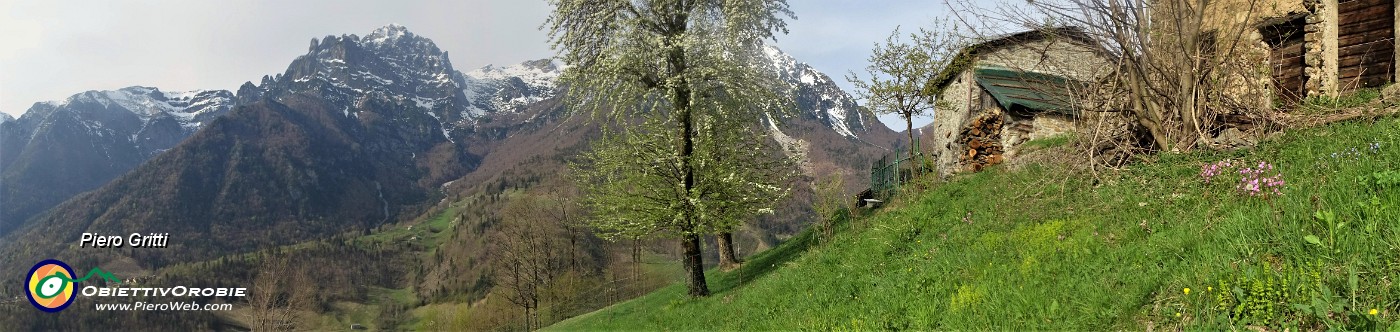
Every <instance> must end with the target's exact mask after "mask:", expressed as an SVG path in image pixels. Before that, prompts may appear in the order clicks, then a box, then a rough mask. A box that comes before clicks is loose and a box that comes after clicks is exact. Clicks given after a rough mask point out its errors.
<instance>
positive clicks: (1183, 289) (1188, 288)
mask: <svg viewBox="0 0 1400 332" xmlns="http://www.w3.org/2000/svg"><path fill="white" fill-rule="evenodd" d="M1181 292H1182V293H1184V294H1187V295H1190V294H1191V288H1190V287H1187V288H1182V289H1181Z"/></svg>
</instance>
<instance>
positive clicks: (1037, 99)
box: [973, 66, 1084, 116]
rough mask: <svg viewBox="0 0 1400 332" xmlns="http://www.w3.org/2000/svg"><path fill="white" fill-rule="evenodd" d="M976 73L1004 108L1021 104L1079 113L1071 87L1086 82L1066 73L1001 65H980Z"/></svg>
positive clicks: (981, 82)
mask: <svg viewBox="0 0 1400 332" xmlns="http://www.w3.org/2000/svg"><path fill="white" fill-rule="evenodd" d="M973 77H975V78H976V80H977V84H978V85H981V86H982V88H984V89H987V92H989V93H991V95H992V97H993V98H996V100H997V103H998V104H1000V105H1001V108H1002V109H1006V110H1013V109H1015V107H1014V106H1021V107H1023V108H1024V109H1025V110H1027V111H1033V112H1034V111H1047V112H1055V113H1060V114H1065V115H1070V116H1079V109H1078V108H1075V107H1074V106H1073V105H1074V102H1073V101H1074V98H1073V95H1071V93H1070V91H1071V89H1076V88H1080V87H1083V86H1084V84H1083V83H1081V82H1078V81H1074V80H1070V79H1066V78H1064V77H1060V76H1056V75H1051V74H1045V73H1037V72H1029V71H1022V70H1017V69H1011V68H1007V67H1001V66H977V68H976V69H974V72H973Z"/></svg>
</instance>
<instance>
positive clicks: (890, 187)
mask: <svg viewBox="0 0 1400 332" xmlns="http://www.w3.org/2000/svg"><path fill="white" fill-rule="evenodd" d="M913 143H914V144H912V146H913V148H914V156H913V157H912V160H911V157H910V156H909V152H907V151H905V150H904V148H903V147H895V148H894V152H893V153H891V154H887V155H884V156H881V157H880V159H879V160H876V161H875V162H874V163H871V165H870V191H871V193H872V194H874V195H875V198H876V199H879V200H886V199H888V198H889V197H890V195H893V194H894V191H895V190H896V189H899V186H900V185H901V184H902V183H905V182H909V181H910V180H911V179H912V178H913V176H914V174H913V172H914V170H915V169H917V168H921V167H923V166H924V165H927V164H928V163H927V159H925V158H924V153H923V150H922V149H919V141H918V140H915V141H914V142H913ZM911 161H912V162H913V164H912V165H909V164H910V162H911ZM901 165H904V167H900V166H901ZM906 168H907V169H908V173H901V170H903V169H906Z"/></svg>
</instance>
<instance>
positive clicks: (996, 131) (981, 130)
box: [957, 114, 1004, 172]
mask: <svg viewBox="0 0 1400 332" xmlns="http://www.w3.org/2000/svg"><path fill="white" fill-rule="evenodd" d="M1001 125H1002V119H1001V115H1000V114H986V115H983V116H980V117H977V118H976V119H973V120H972V121H971V122H969V123H968V124H967V126H964V127H963V129H962V131H960V132H959V133H958V141H957V142H958V144H962V146H963V147H964V148H965V149H966V150H965V151H964V152H963V154H962V157H961V158H960V161H961V162H962V165H963V168H964V169H965V170H967V171H971V172H977V171H981V170H982V169H983V168H986V167H987V166H991V165H996V164H1000V163H1001V162H1002V159H1003V158H1002V153H1003V152H1004V150H1003V149H1002V146H1001Z"/></svg>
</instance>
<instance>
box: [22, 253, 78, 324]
mask: <svg viewBox="0 0 1400 332" xmlns="http://www.w3.org/2000/svg"><path fill="white" fill-rule="evenodd" d="M72 281H73V268H71V267H68V264H64V263H63V262H61V261H59V260H57V259H47V260H44V261H42V262H39V264H34V268H32V269H29V279H28V283H27V284H26V287H25V289H27V290H29V291H28V292H25V294H26V295H28V296H29V303H30V304H33V305H34V307H35V308H39V310H43V311H47V312H58V311H60V310H63V308H67V307H68V305H69V304H73V288H74V286H73V282H72Z"/></svg>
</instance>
